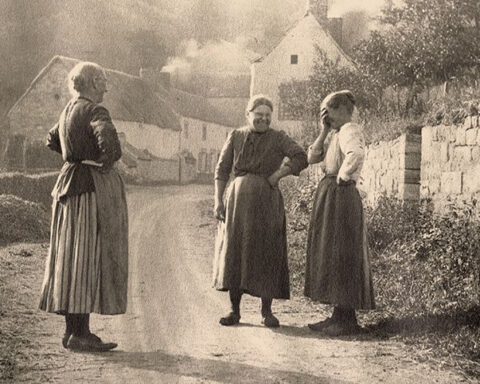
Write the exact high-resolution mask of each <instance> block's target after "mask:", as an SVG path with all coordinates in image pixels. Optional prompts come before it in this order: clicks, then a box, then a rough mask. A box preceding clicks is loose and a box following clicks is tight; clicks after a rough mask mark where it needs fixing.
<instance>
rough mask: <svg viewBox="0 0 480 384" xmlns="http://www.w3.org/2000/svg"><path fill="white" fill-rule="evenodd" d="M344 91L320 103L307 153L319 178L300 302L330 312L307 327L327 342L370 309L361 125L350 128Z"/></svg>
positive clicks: (354, 328)
mask: <svg viewBox="0 0 480 384" xmlns="http://www.w3.org/2000/svg"><path fill="white" fill-rule="evenodd" d="M354 109H355V98H354V96H353V94H352V93H351V92H350V91H340V92H335V93H332V94H330V95H328V96H327V97H326V98H325V100H324V101H323V102H322V112H321V116H322V121H321V122H322V130H321V133H320V135H319V136H318V137H317V139H316V140H315V142H314V143H313V144H312V145H311V146H310V148H309V151H308V162H309V163H310V164H314V163H320V162H321V167H322V170H323V171H324V173H325V177H324V178H323V179H322V180H321V181H320V183H319V185H318V188H317V191H316V193H315V200H314V206H313V209H312V215H311V220H310V228H309V231H308V243H307V265H306V273H305V296H307V297H310V298H311V299H313V300H315V301H318V302H321V303H324V304H332V305H333V306H334V310H333V314H332V316H331V317H329V318H327V319H326V320H323V321H320V322H318V323H315V324H309V327H310V329H312V330H314V331H321V332H323V333H325V334H327V335H329V336H340V335H346V334H352V333H355V332H358V331H359V330H360V328H359V326H358V323H357V318H356V315H355V310H356V309H373V308H375V302H374V295H373V286H372V278H371V271H370V260H369V250H368V243H367V237H366V227H365V221H364V213H363V206H362V201H361V198H360V194H359V192H358V190H357V188H356V182H357V180H358V178H359V175H360V172H361V170H362V166H363V161H364V137H363V128H362V126H361V125H358V124H355V123H352V122H351V120H352V114H353V111H354Z"/></svg>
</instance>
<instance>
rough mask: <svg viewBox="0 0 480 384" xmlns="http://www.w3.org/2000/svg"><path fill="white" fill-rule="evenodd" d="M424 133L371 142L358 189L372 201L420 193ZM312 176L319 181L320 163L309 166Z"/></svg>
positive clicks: (408, 198)
mask: <svg viewBox="0 0 480 384" xmlns="http://www.w3.org/2000/svg"><path fill="white" fill-rule="evenodd" d="M420 151H421V136H420V135H417V134H404V135H402V136H400V137H399V138H397V139H395V140H392V141H387V142H380V143H376V144H372V145H369V146H367V148H366V150H365V163H364V166H363V170H362V174H361V178H360V180H359V183H358V188H359V190H360V191H361V193H362V194H363V195H364V196H365V198H366V199H367V202H368V203H369V204H374V203H375V201H376V200H377V199H378V198H379V197H380V196H382V195H386V196H391V197H396V198H399V199H402V200H416V199H418V198H419V196H420V163H421V152H420ZM310 176H311V177H313V178H314V179H317V180H319V179H320V178H321V177H322V176H323V174H322V172H321V169H320V166H319V165H313V166H311V167H310Z"/></svg>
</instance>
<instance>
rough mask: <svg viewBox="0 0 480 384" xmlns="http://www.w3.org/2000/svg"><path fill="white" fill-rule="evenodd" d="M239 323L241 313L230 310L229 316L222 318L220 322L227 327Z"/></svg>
mask: <svg viewBox="0 0 480 384" xmlns="http://www.w3.org/2000/svg"><path fill="white" fill-rule="evenodd" d="M238 323H240V315H239V314H238V313H235V312H230V313H229V314H228V315H227V316H225V317H222V318H221V319H220V324H221V325H224V326H226V327H229V326H231V325H237V324H238Z"/></svg>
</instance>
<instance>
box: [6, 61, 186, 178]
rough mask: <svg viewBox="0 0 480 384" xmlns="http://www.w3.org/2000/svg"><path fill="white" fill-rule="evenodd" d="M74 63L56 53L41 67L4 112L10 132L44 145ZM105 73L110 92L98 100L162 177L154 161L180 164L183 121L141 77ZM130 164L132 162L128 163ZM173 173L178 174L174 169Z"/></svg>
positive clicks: (63, 99) (66, 94)
mask: <svg viewBox="0 0 480 384" xmlns="http://www.w3.org/2000/svg"><path fill="white" fill-rule="evenodd" d="M78 62H79V60H76V59H72V58H68V57H63V56H55V57H54V58H53V59H52V60H51V61H50V62H49V63H48V64H47V65H46V67H44V68H43V69H42V70H41V71H40V73H39V74H38V76H37V77H36V78H35V79H34V80H33V81H32V83H31V85H30V86H29V88H28V89H27V90H26V92H25V93H24V94H23V95H22V96H21V97H20V99H19V100H18V101H17V102H16V103H15V105H14V106H13V107H12V108H11V109H10V111H9V112H8V114H7V119H8V124H9V135H10V136H13V135H15V136H17V137H18V136H20V137H23V138H24V140H25V142H28V143H31V142H38V143H39V145H43V144H42V143H43V142H44V141H45V137H46V135H47V132H48V130H49V129H50V128H51V127H52V126H53V125H54V124H55V123H56V122H57V121H58V117H59V115H60V113H61V111H62V109H63V108H64V107H65V105H66V103H67V102H68V100H69V99H70V97H71V96H70V93H69V91H68V87H67V75H68V73H69V72H70V70H71V69H72V68H73V67H74V66H75V65H76V64H77V63H78ZM106 74H107V79H108V89H109V90H108V92H107V93H106V94H105V99H104V102H103V103H102V104H103V105H105V107H106V108H107V109H108V110H109V112H110V114H111V116H112V120H113V122H114V124H115V126H116V128H117V130H118V132H119V133H121V134H122V135H123V137H124V139H125V140H126V142H127V143H128V144H129V145H131V146H133V147H135V148H136V149H138V150H139V151H148V152H149V153H150V154H152V155H153V157H152V163H151V166H150V168H151V169H152V172H151V174H152V175H154V174H155V175H156V176H155V177H156V178H157V179H158V178H160V179H161V177H162V176H161V172H155V171H154V168H155V166H156V165H155V164H158V167H159V168H161V167H164V164H160V163H161V162H162V160H165V161H164V162H165V163H168V164H170V165H169V166H170V167H174V166H175V165H174V162H172V160H175V161H177V163H178V154H179V152H180V130H181V125H180V120H179V118H178V116H177V114H176V113H175V112H174V110H173V109H172V108H171V107H170V105H169V103H167V102H166V101H165V100H163V99H162V98H161V97H159V95H158V94H156V93H155V92H154V91H153V90H152V88H151V87H150V85H149V84H148V83H146V82H145V81H144V80H143V79H141V78H140V77H137V76H132V75H129V74H126V73H123V72H118V71H114V70H111V69H106ZM127 148H130V147H127ZM45 151H48V149H45ZM133 157H134V156H133ZM139 160H140V159H139ZM129 164H130V166H132V162H129ZM57 165H58V164H57V163H56V164H55V166H57ZM176 168H177V169H178V164H177V165H176ZM174 173H175V174H176V175H178V171H175V172H174ZM169 174H170V175H171V174H173V172H169ZM168 178H171V176H168ZM154 181H161V180H154ZM168 181H174V180H168Z"/></svg>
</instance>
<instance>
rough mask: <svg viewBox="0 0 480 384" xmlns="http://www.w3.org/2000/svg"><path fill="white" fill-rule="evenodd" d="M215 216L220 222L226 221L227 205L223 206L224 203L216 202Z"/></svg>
mask: <svg viewBox="0 0 480 384" xmlns="http://www.w3.org/2000/svg"><path fill="white" fill-rule="evenodd" d="M213 216H214V217H215V218H216V219H217V220H219V221H225V205H224V204H223V201H217V202H215V206H214V208H213Z"/></svg>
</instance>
